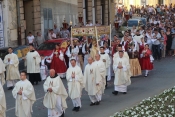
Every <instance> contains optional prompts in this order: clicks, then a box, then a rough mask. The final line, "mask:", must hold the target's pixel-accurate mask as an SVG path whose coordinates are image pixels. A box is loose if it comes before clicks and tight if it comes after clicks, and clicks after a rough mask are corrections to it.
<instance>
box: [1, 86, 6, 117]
mask: <svg viewBox="0 0 175 117" xmlns="http://www.w3.org/2000/svg"><path fill="white" fill-rule="evenodd" d="M5 111H6V100H5V93H4V89H3V87H2V85H1V84H0V117H6V114H5Z"/></svg>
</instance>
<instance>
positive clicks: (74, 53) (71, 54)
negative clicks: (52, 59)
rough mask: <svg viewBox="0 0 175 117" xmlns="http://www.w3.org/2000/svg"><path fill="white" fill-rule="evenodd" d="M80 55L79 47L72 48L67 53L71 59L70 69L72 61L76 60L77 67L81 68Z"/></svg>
mask: <svg viewBox="0 0 175 117" xmlns="http://www.w3.org/2000/svg"><path fill="white" fill-rule="evenodd" d="M78 53H79V48H78V46H74V48H73V49H72V48H71V46H69V48H68V49H67V51H66V55H67V56H68V57H69V67H72V65H71V63H70V60H71V59H75V60H76V65H78V66H80V62H79V59H78Z"/></svg>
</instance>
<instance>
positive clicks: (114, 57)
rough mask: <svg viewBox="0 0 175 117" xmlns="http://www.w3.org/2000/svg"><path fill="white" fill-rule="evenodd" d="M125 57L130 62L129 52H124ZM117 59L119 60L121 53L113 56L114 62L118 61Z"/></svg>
mask: <svg viewBox="0 0 175 117" xmlns="http://www.w3.org/2000/svg"><path fill="white" fill-rule="evenodd" d="M123 57H124V58H126V59H127V60H128V61H129V56H128V53H127V52H124V54H123ZM117 58H119V52H116V53H115V54H114V55H113V61H114V60H116V59H117Z"/></svg>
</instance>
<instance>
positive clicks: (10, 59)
mask: <svg viewBox="0 0 175 117" xmlns="http://www.w3.org/2000/svg"><path fill="white" fill-rule="evenodd" d="M8 52H9V54H7V55H6V56H5V58H4V64H5V65H6V80H7V87H8V90H11V89H13V86H14V85H15V84H16V82H17V81H18V80H19V77H20V75H19V70H18V65H19V60H18V56H17V55H16V54H14V53H13V49H12V48H11V47H9V48H8Z"/></svg>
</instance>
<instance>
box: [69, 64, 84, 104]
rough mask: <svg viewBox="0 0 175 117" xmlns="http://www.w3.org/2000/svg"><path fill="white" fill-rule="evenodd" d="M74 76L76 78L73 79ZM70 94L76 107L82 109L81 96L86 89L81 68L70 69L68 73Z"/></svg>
mask: <svg viewBox="0 0 175 117" xmlns="http://www.w3.org/2000/svg"><path fill="white" fill-rule="evenodd" d="M72 74H74V75H75V78H72ZM66 79H67V85H68V93H69V97H70V98H71V99H72V102H73V106H74V107H81V99H80V98H81V94H82V89H83V88H84V81H83V74H82V70H81V68H80V67H79V66H77V65H76V66H75V67H69V68H68V70H67V73H66Z"/></svg>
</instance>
